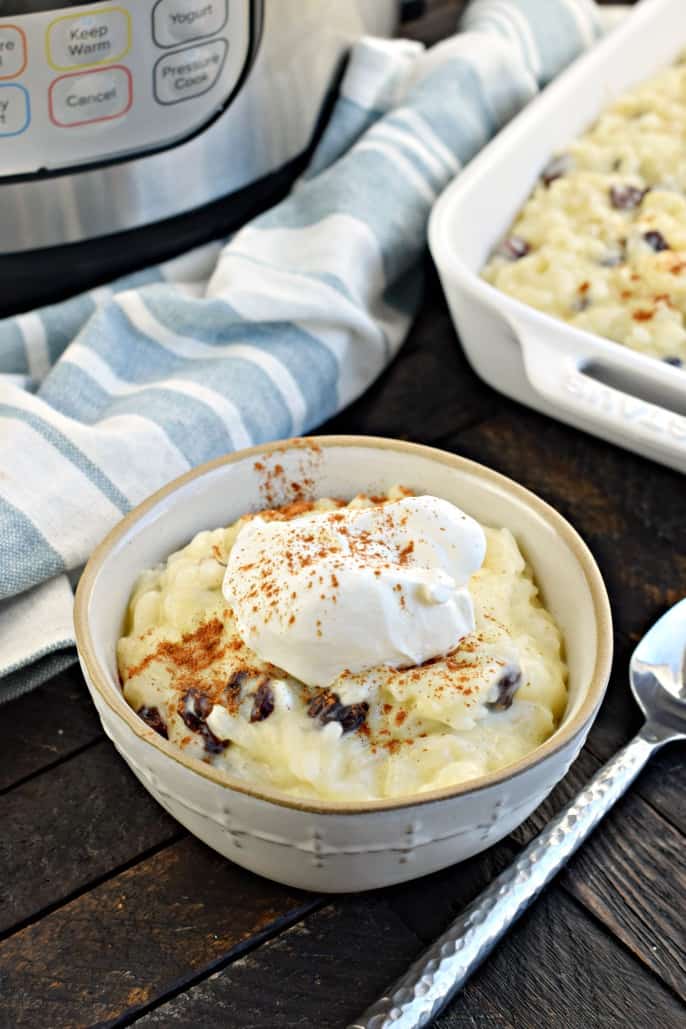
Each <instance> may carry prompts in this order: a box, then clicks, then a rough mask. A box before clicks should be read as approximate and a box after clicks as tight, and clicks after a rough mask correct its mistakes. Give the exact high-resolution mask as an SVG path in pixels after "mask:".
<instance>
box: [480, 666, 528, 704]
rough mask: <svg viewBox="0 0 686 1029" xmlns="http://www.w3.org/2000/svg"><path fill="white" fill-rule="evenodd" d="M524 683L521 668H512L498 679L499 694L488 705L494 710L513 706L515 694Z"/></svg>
mask: <svg viewBox="0 0 686 1029" xmlns="http://www.w3.org/2000/svg"><path fill="white" fill-rule="evenodd" d="M521 684H522V673H521V672H520V670H519V668H511V669H509V671H507V672H505V674H504V675H502V676H501V678H500V679H499V680H498V683H497V686H498V691H499V692H498V696H497V698H496V700H494V701H492V702H491V703H490V704H489V705H488V707H490V708H491V710H493V711H507V709H508V708H510V707H512V701H513V700H514V695H515V693H516V692H517V690H518V689H519V687H520V686H521Z"/></svg>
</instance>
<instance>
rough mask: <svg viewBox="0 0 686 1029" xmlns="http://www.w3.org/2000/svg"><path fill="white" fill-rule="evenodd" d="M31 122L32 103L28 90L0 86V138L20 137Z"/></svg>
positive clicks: (15, 86) (20, 87)
mask: <svg viewBox="0 0 686 1029" xmlns="http://www.w3.org/2000/svg"><path fill="white" fill-rule="evenodd" d="M30 122H31V101H30V99H29V91H28V89H24V87H23V86H18V85H17V84H16V83H12V85H2V84H0V137H2V136H20V135H21V134H22V132H26V130H27V129H28V127H29V124H30Z"/></svg>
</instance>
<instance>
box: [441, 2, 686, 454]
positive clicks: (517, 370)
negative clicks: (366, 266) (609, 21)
mask: <svg viewBox="0 0 686 1029" xmlns="http://www.w3.org/2000/svg"><path fill="white" fill-rule="evenodd" d="M685 46H686V4H684V0H643V2H642V3H640V4H639V5H638V6H637V7H636V8H635V9H634V11H633V12H632V14H631V15H630V16H629V17H628V18H627V19H626V21H625V22H624V24H623V25H621V26H620V27H619V28H618V29H616V30H615V31H614V32H612V33H611V34H610V35H609V36H607V37H606V39H604V40H603V42H602V43H600V44H599V45H598V46H597V47H596V48H595V49H594V50H592V51H591V52H590V53H589V54H587V55H586V56H585V57H583V58H581V59H580V60H579V61H577V62H576V63H575V64H574V65H573V66H572V67H571V68H569V69H568V70H567V71H566V72H565V73H564V74H563V75H561V76H560V78H559V79H558V80H557V81H556V82H554V83H553V84H552V85H551V86H549V87H548V88H547V89H546V90H545V91H544V92H543V93H542V94H541V95H540V97H538V98H537V99H536V100H535V101H534V102H533V103H531V104H530V105H529V106H528V107H527V108H526V109H525V110H524V111H523V112H522V113H521V114H520V115H518V117H517V118H515V119H514V121H513V122H512V123H511V124H510V125H509V126H508V127H507V128H506V129H504V130H503V132H502V133H500V134H499V135H498V136H497V138H496V139H495V140H494V141H493V142H492V143H490V144H489V146H488V147H486V148H485V149H484V150H483V151H482V152H481V154H479V156H478V157H476V158H475V159H474V161H472V163H471V164H470V165H469V166H468V168H467V169H466V170H465V171H464V172H462V173H461V175H460V176H459V177H458V178H457V179H455V181H454V182H453V183H451V185H450V186H448V188H447V189H446V190H445V192H444V193H443V195H442V196H441V197H440V199H439V201H438V203H437V204H436V206H435V208H434V211H433V214H432V217H431V221H430V225H429V243H430V247H431V252H432V254H433V257H434V260H435V262H436V265H437V267H438V271H439V273H440V276H441V281H442V283H443V288H444V290H445V294H446V297H447V300H448V304H449V306H450V310H451V313H452V317H453V320H454V322H455V325H456V327H457V330H458V332H459V334H460V339H461V341H462V344H463V346H464V349H465V351H466V353H467V356H468V358H469V361H470V363H471V364H472V366H473V368H474V370H475V371H476V372H477V373H478V374H479V375H480V376H481V377H482V378H483V379H485V380H486V381H487V382H488V383H489V384H490V385H491V386H493V387H495V388H496V389H498V390H500V391H501V392H503V393H506V394H508V395H509V396H511V397H514V398H515V399H517V400H520V401H521V402H522V403H525V404H528V405H529V406H530V407H534V408H536V409H537V410H539V411H543V412H544V413H545V414H548V415H551V416H552V417H554V418H559V419H561V420H562V421H565V422H569V423H570V424H572V425H576V426H577V427H578V428H581V429H586V430H587V431H588V432H592V433H595V434H596V435H597V436H602V437H603V438H604V439H607V440H610V441H611V442H613V443H617V444H619V445H620V446H623V447H627V448H629V449H631V450H635V451H636V452H638V453H640V454H644V455H645V456H646V457H650V458H652V459H653V460H656V461H660V462H662V463H663V464H667V465H670V466H671V467H673V468H676V469H678V470H679V471H682V472H683V471H686V370H684V369H682V368H673V367H671V366H669V365H667V364H664V363H663V362H660V361H657V360H655V359H654V358H651V357H647V356H645V355H643V354H639V353H636V352H635V351H633V350H630V349H629V348H628V347H623V346H621V345H620V344H617V343H614V342H612V341H611V340H606V339H603V338H601V337H600V336H596V335H593V334H591V333H588V332H582V331H580V330H579V329H576V328H572V327H571V326H569V325H567V324H566V323H564V322H562V321H558V320H557V319H555V318H552V317H551V316H549V315H546V314H543V313H541V312H540V311H537V310H535V309H534V308H531V307H528V306H526V305H525V304H523V303H521V302H519V301H517V300H514V299H513V298H512V297H510V296H508V295H507V294H505V293H501V292H500V291H499V290H497V289H495V288H494V287H492V286H490V285H489V284H488V283H486V282H484V281H483V280H482V279H481V278H480V277H479V272H480V270H481V268H482V267H483V265H484V264H485V262H486V260H487V259H488V256H489V254H490V252H491V250H492V249H493V247H494V246H495V245H496V243H498V242H499V241H500V240H501V239H502V237H503V236H504V235H505V234H506V232H507V230H508V228H509V226H510V224H511V223H512V221H513V220H514V217H515V215H516V214H517V213H518V211H519V210H520V209H521V207H522V206H523V204H524V203H525V201H526V199H527V198H528V196H529V194H530V192H531V190H532V188H533V186H534V183H535V182H536V179H537V178H538V175H539V174H540V171H541V169H542V168H543V166H544V165H545V163H546V161H547V160H548V158H549V157H550V155H551V153H552V152H554V151H555V150H558V149H560V148H561V147H564V146H565V144H567V143H569V142H570V141H571V140H573V139H574V138H576V137H577V136H579V135H580V134H581V133H582V132H583V130H584V129H585V128H586V127H587V126H588V125H589V124H590V123H592V122H593V121H594V120H595V119H596V118H597V116H598V115H599V114H600V113H601V111H602V110H603V108H604V107H605V106H606V105H607V104H608V103H609V102H610V101H611V100H612V99H613V98H614V97H616V96H617V95H619V94H620V93H622V92H623V91H624V90H626V89H628V88H630V87H631V86H633V85H635V84H636V83H638V82H640V81H641V80H642V79H645V78H647V77H649V76H650V75H651V74H653V73H654V72H656V71H658V70H659V69H660V68H661V67H663V66H665V65H667V64H668V63H669V62H670V61H672V60H673V59H674V58H675V57H676V56H677V54H678V53H679V51H680V50H682V49H683V48H684V47H685Z"/></svg>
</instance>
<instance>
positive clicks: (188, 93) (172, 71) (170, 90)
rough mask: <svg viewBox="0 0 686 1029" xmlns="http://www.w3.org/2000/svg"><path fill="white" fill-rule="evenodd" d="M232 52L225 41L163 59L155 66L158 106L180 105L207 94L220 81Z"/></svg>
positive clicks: (214, 41) (197, 47) (205, 44)
mask: <svg viewBox="0 0 686 1029" xmlns="http://www.w3.org/2000/svg"><path fill="white" fill-rule="evenodd" d="M228 51H229V44H228V43H227V41H226V40H225V39H213V40H212V41H211V42H210V43H203V44H202V45H201V46H187V47H186V48H185V49H184V50H177V51H175V53H173V54H166V55H165V56H164V57H160V59H159V61H158V62H157V64H156V65H155V99H156V100H157V102H158V104H178V103H180V102H181V101H182V100H191V99H192V98H193V97H195V96H202V94H203V93H207V92H208V90H210V89H212V87H213V86H214V85H215V83H216V82H217V80H218V78H219V76H220V74H221V71H222V68H223V67H224V61H225V60H226V55H227V53H228Z"/></svg>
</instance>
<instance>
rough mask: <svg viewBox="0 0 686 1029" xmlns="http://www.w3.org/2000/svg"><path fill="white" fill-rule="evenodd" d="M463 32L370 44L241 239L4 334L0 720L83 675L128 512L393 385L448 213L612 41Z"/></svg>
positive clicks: (515, 23)
mask: <svg viewBox="0 0 686 1029" xmlns="http://www.w3.org/2000/svg"><path fill="white" fill-rule="evenodd" d="M462 28H463V32H462V33H461V34H458V35H456V36H454V37H453V38H452V39H450V40H447V41H445V42H444V43H442V44H440V45H439V46H436V47H434V48H433V49H432V50H430V51H424V50H423V48H422V47H421V46H420V45H419V44H417V43H413V42H408V41H401V40H396V41H384V40H363V41H361V42H360V43H359V44H358V45H357V46H356V47H355V48H354V50H353V52H352V54H351V58H350V61H349V62H348V66H347V69H346V73H345V75H344V78H343V81H342V83H341V89H340V95H339V97H338V100H337V102H336V104H335V106H334V110H333V114H332V116H331V119H330V122H329V124H328V126H327V128H326V130H325V132H324V134H323V136H322V138H321V141H320V143H319V146H318V148H317V150H316V152H315V154H314V156H313V158H312V161H311V164H310V166H309V168H308V169H307V171H306V173H305V174H304V175H303V177H302V178H301V179H300V180H299V182H298V183H296V185H295V187H294V189H293V191H292V192H291V194H290V195H289V197H287V198H286V200H284V201H283V202H282V203H281V204H279V205H278V206H276V207H275V208H273V209H272V210H271V211H268V212H267V213H265V214H264V215H262V216H260V217H258V218H257V219H255V220H254V221H253V222H252V223H251V224H249V225H248V226H246V227H245V228H244V229H242V230H240V231H239V232H237V233H236V234H235V235H234V236H233V237H232V238H231V239H229V240H224V241H223V242H221V243H212V244H209V245H207V246H205V247H201V248H199V249H197V250H194V251H193V252H191V253H189V254H185V255H183V256H181V257H179V258H176V259H175V260H172V261H168V262H165V263H164V264H162V265H160V266H158V267H156V268H152V269H149V270H146V271H144V272H140V273H138V274H136V275H130V276H127V277H125V278H123V279H120V280H118V281H116V282H113V283H111V284H110V285H108V286H103V287H100V288H98V289H94V290H91V291H90V292H88V293H86V294H83V295H81V296H77V297H74V298H73V299H71V300H68V301H66V302H65V303H62V304H57V305H53V306H50V307H45V308H43V309H41V310H39V311H33V312H28V313H26V314H22V315H20V316H18V317H15V318H11V319H7V320H5V321H4V322H0V640H1V642H0V680H1V682H2V685H1V686H0V698H1V697H2V696H4V697H5V698H6V697H8V696H10V695H16V694H17V693H19V692H21V691H22V690H24V689H27V688H30V687H31V686H33V685H36V684H37V683H38V682H39V681H40V680H41V678H43V677H45V676H47V675H48V674H51V673H53V672H54V671H55V670H56V669H58V668H59V667H61V666H62V665H63V664H64V663H65V662H66V661H67V660H70V659H71V654H72V651H71V650H70V648H71V646H72V644H73V635H72V630H71V603H72V594H71V588H70V585H69V583H70V579H73V577H74V575H75V573H77V572H78V570H79V569H80V567H81V566H82V565H83V563H84V562H85V561H86V559H87V558H88V555H89V553H90V551H91V550H92V549H93V547H94V546H95V545H96V544H97V543H98V541H99V540H100V539H101V538H102V536H103V535H104V534H105V533H106V532H107V531H108V529H110V528H111V526H112V525H113V524H114V523H115V522H116V521H117V520H118V519H119V518H120V517H121V515H122V514H123V513H124V512H125V511H127V510H129V509H130V508H131V507H132V506H133V505H135V504H137V503H139V502H140V501H141V500H142V499H143V498H144V497H145V496H147V495H148V494H149V493H150V492H152V491H153V490H155V489H157V488H158V487H160V486H162V485H163V484H164V483H165V482H168V481H169V480H170V479H172V478H174V477H175V476H177V475H179V474H180V473H182V472H184V471H186V470H187V469H188V468H189V467H192V466H193V465H196V464H198V463H200V462H202V461H205V460H208V459H210V458H212V457H215V456H217V455H219V454H222V453H225V452H227V451H230V450H234V449H237V448H241V447H244V446H248V445H250V444H252V443H257V442H261V441H264V440H268V439H275V438H278V437H286V436H290V435H297V434H300V433H304V432H307V431H308V430H310V429H312V428H313V427H315V426H316V425H317V424H319V423H321V422H322V421H323V420H324V419H326V418H328V417H330V416H331V415H333V414H335V413H336V411H338V410H339V409H340V408H341V407H342V406H344V405H345V404H348V403H350V402H351V401H352V400H353V399H354V398H355V397H357V396H359V394H360V393H361V392H362V391H363V390H364V389H366V388H367V387H368V386H369V384H370V383H371V382H372V381H373V380H374V379H375V378H376V377H377V376H378V375H379V374H380V372H381V371H382V370H383V369H384V368H385V367H386V365H387V364H388V362H389V361H390V360H391V358H392V357H393V356H394V354H395V353H396V352H397V350H398V348H399V347H400V345H401V343H402V341H403V339H404V337H405V335H406V333H407V329H408V325H409V323H410V319H411V317H412V314H413V313H414V310H415V309H416V304H417V302H418V298H419V295H420V285H421V282H420V274H421V273H420V268H421V263H422V260H421V259H422V255H423V252H424V248H425V240H426V226H427V220H428V216H429V212H430V210H431V206H432V204H433V202H434V200H435V199H436V197H437V196H438V195H439V193H440V192H441V190H442V189H443V188H444V187H445V186H446V185H447V183H448V182H449V181H450V179H451V178H452V177H453V176H454V175H455V174H457V173H458V172H459V170H460V168H461V167H462V166H463V165H464V164H465V163H466V162H468V161H469V160H470V159H471V158H472V157H473V156H474V154H475V153H476V152H477V151H478V150H479V149H480V148H481V147H482V146H483V145H484V143H485V142H486V141H487V140H488V139H489V138H490V137H491V136H492V135H493V134H494V133H495V132H497V131H498V129H499V128H500V127H501V126H502V125H503V124H504V123H505V122H506V121H507V120H508V119H509V118H511V117H512V115H513V114H515V113H516V111H517V110H519V109H520V108H521V107H522V106H523V105H524V104H526V103H527V102H528V101H529V100H530V99H531V97H532V96H533V95H534V94H535V93H536V91H537V90H538V88H539V87H540V86H541V85H542V84H544V83H545V82H547V81H548V80H549V79H550V78H551V77H552V75H554V74H555V73H556V72H557V71H559V69H560V68H561V67H563V66H564V65H565V64H567V63H568V62H569V61H570V60H571V59H572V58H573V57H574V56H575V55H576V54H577V53H579V52H580V51H581V50H582V49H583V48H584V47H586V46H588V45H589V44H590V43H591V42H592V41H593V40H594V39H595V38H596V36H597V34H598V28H597V21H596V16H595V10H594V5H593V3H592V0H473V2H472V4H471V5H470V7H469V8H468V11H467V14H466V15H465V18H464V19H463V23H462ZM306 85H307V84H306V82H303V88H306ZM36 612H39V613H40V617H36ZM29 665H32V667H31V668H28V667H27V666H29ZM22 669H23V671H22Z"/></svg>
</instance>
